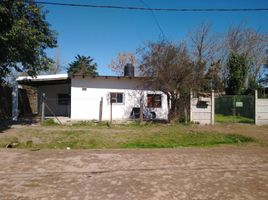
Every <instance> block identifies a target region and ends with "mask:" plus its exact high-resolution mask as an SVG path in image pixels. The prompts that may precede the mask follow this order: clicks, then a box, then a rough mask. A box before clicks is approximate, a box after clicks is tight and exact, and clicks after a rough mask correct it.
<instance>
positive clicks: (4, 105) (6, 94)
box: [0, 86, 38, 120]
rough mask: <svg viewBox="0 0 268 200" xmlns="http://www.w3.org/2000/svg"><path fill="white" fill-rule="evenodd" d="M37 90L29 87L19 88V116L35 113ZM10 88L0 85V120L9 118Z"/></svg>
mask: <svg viewBox="0 0 268 200" xmlns="http://www.w3.org/2000/svg"><path fill="white" fill-rule="evenodd" d="M37 103H38V102H37V91H36V89H34V88H31V87H24V88H23V89H19V116H20V117H24V116H30V115H32V114H37V112H38V109H37ZM11 115H12V88H11V87H9V86H0V120H6V119H11Z"/></svg>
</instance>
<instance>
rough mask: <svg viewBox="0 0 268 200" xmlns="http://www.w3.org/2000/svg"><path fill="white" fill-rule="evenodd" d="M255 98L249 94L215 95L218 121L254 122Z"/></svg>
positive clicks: (216, 119)
mask: <svg viewBox="0 0 268 200" xmlns="http://www.w3.org/2000/svg"><path fill="white" fill-rule="evenodd" d="M254 119H255V98H254V96H253V95H252V96H249V95H225V96H218V97H215V122H216V123H252V124H253V123H254Z"/></svg>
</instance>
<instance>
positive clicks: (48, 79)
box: [17, 74, 146, 87]
mask: <svg viewBox="0 0 268 200" xmlns="http://www.w3.org/2000/svg"><path fill="white" fill-rule="evenodd" d="M72 78H82V79H84V78H85V79H86V78H90V79H123V80H126V79H127V80H144V79H146V77H138V76H134V77H131V76H85V75H74V76H71V77H69V76H68V74H53V75H40V76H36V77H30V76H20V77H19V78H17V82H18V83H19V84H21V85H28V86H34V87H38V86H41V85H55V84H68V83H71V79H72Z"/></svg>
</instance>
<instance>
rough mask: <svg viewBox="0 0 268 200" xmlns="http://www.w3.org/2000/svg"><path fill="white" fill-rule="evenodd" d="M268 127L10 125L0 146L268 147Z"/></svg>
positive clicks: (98, 147)
mask: <svg viewBox="0 0 268 200" xmlns="http://www.w3.org/2000/svg"><path fill="white" fill-rule="evenodd" d="M267 133H268V127H267V126H266V127H265V126H263V127H258V126H253V125H239V124H223V125H216V126H199V125H169V124H150V123H145V124H142V125H139V124H138V123H130V124H124V125H122V124H121V125H113V126H112V127H109V126H107V124H106V123H102V124H97V123H92V122H79V123H76V124H73V125H53V123H52V124H50V123H48V124H46V125H42V126H40V125H30V126H25V125H24V126H13V127H12V128H11V129H7V130H5V131H4V132H3V133H1V134H0V147H2V148H4V147H6V146H7V145H8V144H10V145H11V146H12V147H16V148H29V149H66V148H68V149H102V148H105V149H106V148H107V149H111V148H116V149H117V148H174V147H188V146H198V147H206V146H215V145H224V144H232V145H246V144H256V145H264V146H267V145H268V137H267Z"/></svg>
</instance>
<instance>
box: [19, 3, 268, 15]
mask: <svg viewBox="0 0 268 200" xmlns="http://www.w3.org/2000/svg"><path fill="white" fill-rule="evenodd" d="M24 2H26V3H32V1H27V0H25V1H24ZM34 2H35V3H37V4H44V5H54V6H69V7H85V8H100V9H121V10H139V11H165V12H258V11H268V8H149V7H134V6H113V5H95V4H75V3H57V2H46V1H34Z"/></svg>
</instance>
